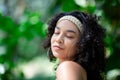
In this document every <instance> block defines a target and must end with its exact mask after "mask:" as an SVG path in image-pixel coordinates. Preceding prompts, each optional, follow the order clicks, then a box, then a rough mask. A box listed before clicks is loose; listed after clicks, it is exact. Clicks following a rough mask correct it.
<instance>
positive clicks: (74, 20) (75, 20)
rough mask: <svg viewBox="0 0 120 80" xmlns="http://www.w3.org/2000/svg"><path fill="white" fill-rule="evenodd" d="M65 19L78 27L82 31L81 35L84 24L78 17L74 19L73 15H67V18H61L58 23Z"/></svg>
mask: <svg viewBox="0 0 120 80" xmlns="http://www.w3.org/2000/svg"><path fill="white" fill-rule="evenodd" d="M65 19H66V20H69V21H71V22H73V23H74V24H75V25H76V27H77V28H78V29H79V30H80V32H81V33H82V32H83V30H82V23H81V22H80V20H78V19H77V18H76V17H74V16H72V15H66V16H63V17H61V18H60V19H59V20H58V22H59V21H61V20H65Z"/></svg>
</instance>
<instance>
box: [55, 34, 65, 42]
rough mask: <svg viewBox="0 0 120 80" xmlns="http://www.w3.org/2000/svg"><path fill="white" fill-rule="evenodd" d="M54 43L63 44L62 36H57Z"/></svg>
mask: <svg viewBox="0 0 120 80" xmlns="http://www.w3.org/2000/svg"><path fill="white" fill-rule="evenodd" d="M56 42H57V43H60V44H61V43H63V42H64V40H63V36H62V35H59V36H57V38H56Z"/></svg>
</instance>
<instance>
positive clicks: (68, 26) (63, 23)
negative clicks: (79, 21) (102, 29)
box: [56, 20, 79, 32]
mask: <svg viewBox="0 0 120 80" xmlns="http://www.w3.org/2000/svg"><path fill="white" fill-rule="evenodd" d="M56 26H57V27H59V28H62V29H70V30H74V31H76V32H79V30H78V28H77V27H76V25H75V24H74V23H73V22H71V21H69V20H61V21H59V22H58V23H57V24H56Z"/></svg>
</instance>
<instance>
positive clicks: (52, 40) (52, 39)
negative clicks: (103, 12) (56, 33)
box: [50, 36, 54, 44]
mask: <svg viewBox="0 0 120 80" xmlns="http://www.w3.org/2000/svg"><path fill="white" fill-rule="evenodd" d="M50 41H51V44H52V43H53V42H54V38H53V36H52V37H51V40H50Z"/></svg>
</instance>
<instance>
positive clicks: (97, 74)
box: [44, 11, 105, 80]
mask: <svg viewBox="0 0 120 80" xmlns="http://www.w3.org/2000/svg"><path fill="white" fill-rule="evenodd" d="M65 15H72V16H74V17H76V18H77V19H79V20H80V21H81V23H82V24H83V26H82V27H83V33H82V34H81V35H80V36H81V37H80V41H79V43H78V47H79V48H78V49H79V50H78V52H77V54H76V57H75V60H74V61H75V62H77V63H78V64H80V65H81V66H83V67H84V69H86V71H87V80H103V76H102V75H101V73H104V71H105V46H104V38H105V30H104V29H103V28H102V27H101V25H99V24H98V20H99V19H98V17H97V16H92V15H90V14H87V13H84V12H80V11H74V12H68V13H60V14H58V15H56V16H55V17H53V18H52V19H51V21H50V22H49V24H48V25H49V27H48V38H47V40H46V41H45V44H44V48H50V45H51V43H50V40H51V37H52V35H53V33H54V29H55V27H56V23H57V21H58V20H59V19H60V18H61V17H62V16H65ZM49 58H50V61H54V60H55V59H56V58H55V57H54V56H53V54H52V51H51V49H50V50H49Z"/></svg>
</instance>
